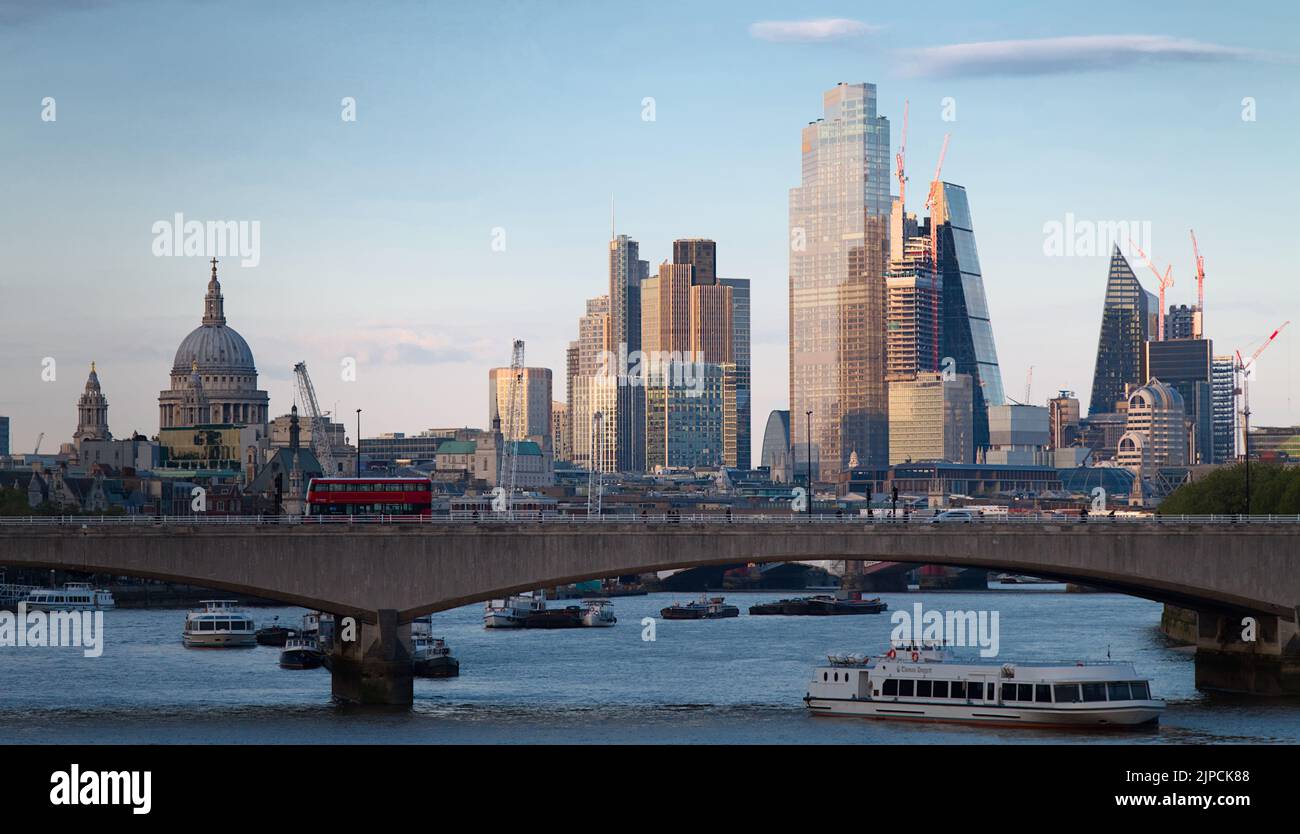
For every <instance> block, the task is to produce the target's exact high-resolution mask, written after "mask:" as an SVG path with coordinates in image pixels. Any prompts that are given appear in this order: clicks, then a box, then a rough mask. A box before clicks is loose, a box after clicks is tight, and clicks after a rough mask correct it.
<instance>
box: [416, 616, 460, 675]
mask: <svg viewBox="0 0 1300 834" xmlns="http://www.w3.org/2000/svg"><path fill="white" fill-rule="evenodd" d="M411 664H412V669H411V671H412V673H413V674H415V675H416V676H417V677H421V678H454V677H456V676H458V675H459V674H460V661H459V660H457V659H456V658H455V657H453V656H452V653H451V648H450V647H448V645H447V641H446V640H444V639H443V638H441V637H434V636H433V622H432V620H430V619H429V618H428V617H420V618H419V619H416V620H414V621H413V622H412V623H411Z"/></svg>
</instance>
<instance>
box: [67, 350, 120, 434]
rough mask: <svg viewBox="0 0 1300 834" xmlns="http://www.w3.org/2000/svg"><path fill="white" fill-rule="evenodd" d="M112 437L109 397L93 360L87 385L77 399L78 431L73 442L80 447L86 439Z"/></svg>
mask: <svg viewBox="0 0 1300 834" xmlns="http://www.w3.org/2000/svg"><path fill="white" fill-rule="evenodd" d="M112 439H113V434H112V432H110V431H109V430H108V399H107V398H106V397H105V396H104V392H103V391H102V390H101V389H100V386H99V374H98V373H96V372H95V363H94V362H91V363H90V376H88V377H87V378H86V387H85V389H84V390H83V391H82V392H81V396H80V397H79V398H78V399H77V431H76V432H75V433H74V434H73V435H72V442H73V443H75V444H76V445H77V447H78V448H80V447H81V444H82V442H83V441H86V440H112Z"/></svg>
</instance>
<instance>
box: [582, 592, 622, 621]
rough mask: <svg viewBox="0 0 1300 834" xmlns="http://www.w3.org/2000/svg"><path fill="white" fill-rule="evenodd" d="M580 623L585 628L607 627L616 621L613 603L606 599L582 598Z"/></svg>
mask: <svg viewBox="0 0 1300 834" xmlns="http://www.w3.org/2000/svg"><path fill="white" fill-rule="evenodd" d="M582 604H583V606H584V608H583V611H582V624H583V625H584V626H586V627H587V628H607V627H609V626H612V625H614V624H615V623H617V622H618V617H615V616H614V604H613V603H611V602H610V601H609V600H607V599H584V600H583V601H582Z"/></svg>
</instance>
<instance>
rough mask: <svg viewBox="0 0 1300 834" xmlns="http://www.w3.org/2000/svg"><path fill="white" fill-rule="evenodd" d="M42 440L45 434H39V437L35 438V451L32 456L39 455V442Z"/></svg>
mask: <svg viewBox="0 0 1300 834" xmlns="http://www.w3.org/2000/svg"><path fill="white" fill-rule="evenodd" d="M44 439H45V432H41V434H40V436H39V437H37V438H36V451H34V452H32V454H33V455H39V454H40V453H41V441H42V440H44Z"/></svg>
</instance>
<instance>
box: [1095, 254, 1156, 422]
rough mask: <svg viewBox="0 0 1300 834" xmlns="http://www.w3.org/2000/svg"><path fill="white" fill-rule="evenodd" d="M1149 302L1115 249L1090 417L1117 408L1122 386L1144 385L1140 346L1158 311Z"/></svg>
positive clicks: (1103, 309) (1107, 280)
mask: <svg viewBox="0 0 1300 834" xmlns="http://www.w3.org/2000/svg"><path fill="white" fill-rule="evenodd" d="M1150 300H1151V294H1150V293H1148V292H1147V291H1146V290H1145V289H1143V288H1142V284H1141V283H1140V282H1139V281H1138V279H1137V276H1136V275H1134V274H1133V269H1132V267H1130V266H1129V263H1128V261H1127V260H1125V258H1124V255H1123V254H1122V253H1121V252H1120V251H1119V247H1118V246H1116V247H1115V251H1114V252H1113V253H1112V254H1111V258H1110V273H1109V275H1108V277H1107V279H1106V300H1105V303H1104V305H1103V307H1102V313H1101V335H1100V337H1099V338H1098V340H1097V362H1096V365H1095V367H1094V370H1093V375H1092V397H1091V401H1090V403H1089V405H1088V415H1089V416H1092V415H1093V414H1108V413H1114V412H1115V411H1116V410H1117V408H1116V404H1117V403H1119V402H1120V401H1122V400H1124V399H1125V386H1129V385H1142V384H1143V383H1145V382H1146V381H1147V380H1146V378H1144V377H1143V376H1142V351H1143V347H1142V346H1143V344H1144V343H1145V342H1146V341H1147V340H1148V339H1149V338H1151V334H1152V333H1154V332H1155V331H1154V330H1153V329H1152V327H1151V315H1152V313H1153V312H1154V311H1155V310H1158V308H1157V307H1154V306H1152V305H1151V303H1150Z"/></svg>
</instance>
